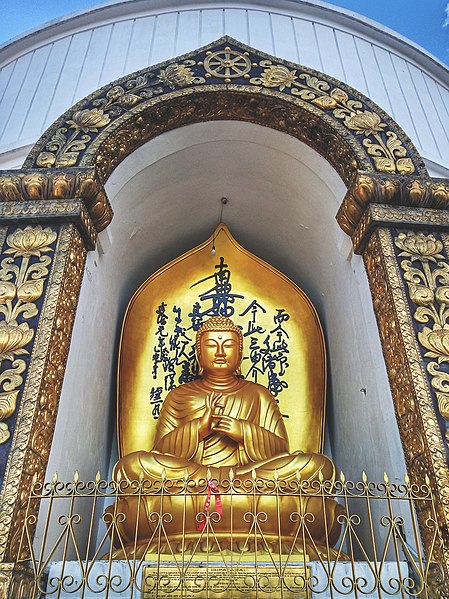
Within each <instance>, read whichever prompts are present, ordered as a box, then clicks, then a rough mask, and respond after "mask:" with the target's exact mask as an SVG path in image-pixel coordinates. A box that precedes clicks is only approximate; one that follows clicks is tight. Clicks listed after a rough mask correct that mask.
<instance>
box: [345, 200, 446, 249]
mask: <svg viewBox="0 0 449 599" xmlns="http://www.w3.org/2000/svg"><path fill="white" fill-rule="evenodd" d="M386 225H391V226H395V227H405V228H414V229H415V228H425V229H430V230H432V229H434V230H439V231H447V230H449V212H448V211H447V210H437V209H435V208H412V207H410V206H390V205H388V204H370V205H368V207H367V208H366V209H365V212H364V213H363V216H362V218H361V219H360V221H359V223H358V225H357V227H356V229H355V230H354V232H353V234H352V236H351V239H352V244H353V246H354V251H355V253H357V254H361V253H362V252H363V249H364V247H365V245H366V243H367V242H368V240H369V238H370V235H371V233H372V232H373V231H374V229H375V228H376V227H382V226H386Z"/></svg>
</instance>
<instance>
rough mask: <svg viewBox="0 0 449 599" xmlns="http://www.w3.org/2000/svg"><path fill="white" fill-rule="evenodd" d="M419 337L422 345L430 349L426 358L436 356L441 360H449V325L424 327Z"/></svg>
mask: <svg viewBox="0 0 449 599" xmlns="http://www.w3.org/2000/svg"><path fill="white" fill-rule="evenodd" d="M418 339H419V341H420V343H421V345H422V346H423V347H424V348H425V349H427V350H429V351H428V352H427V353H426V354H425V356H426V358H434V359H436V360H437V361H438V363H439V364H441V362H449V327H448V326H446V327H442V328H439V327H436V326H435V327H434V328H433V329H430V328H429V327H424V328H423V330H422V331H421V332H420V333H418Z"/></svg>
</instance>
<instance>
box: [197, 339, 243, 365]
mask: <svg viewBox="0 0 449 599" xmlns="http://www.w3.org/2000/svg"><path fill="white" fill-rule="evenodd" d="M200 348H201V353H200V355H199V362H200V365H201V366H202V368H203V370H204V372H205V373H206V374H212V375H214V376H229V375H230V374H234V372H235V371H236V370H237V369H238V367H239V366H240V362H241V361H242V356H241V354H240V346H239V338H238V335H237V333H234V332H233V331H205V332H204V333H203V334H202V335H201V341H200Z"/></svg>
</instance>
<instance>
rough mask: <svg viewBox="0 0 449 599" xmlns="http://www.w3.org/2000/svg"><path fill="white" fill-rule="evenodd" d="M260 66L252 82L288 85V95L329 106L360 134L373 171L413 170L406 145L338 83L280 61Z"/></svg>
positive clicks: (281, 88)
mask: <svg viewBox="0 0 449 599" xmlns="http://www.w3.org/2000/svg"><path fill="white" fill-rule="evenodd" d="M260 66H262V67H264V69H263V72H262V74H261V75H260V76H259V77H253V78H251V79H250V83H252V84H253V85H262V86H263V87H267V88H278V89H279V91H284V89H285V88H289V89H290V92H291V94H292V95H295V96H299V97H300V98H301V99H302V100H305V101H308V102H311V103H312V104H315V106H318V107H319V108H321V109H322V110H331V111H332V114H333V116H334V117H335V118H336V119H339V120H342V121H343V125H344V126H345V127H346V128H347V129H349V130H350V131H354V132H355V133H356V135H363V136H364V138H365V139H363V141H362V144H363V146H365V148H366V149H367V152H368V154H369V155H370V156H371V157H372V160H373V162H374V166H375V168H376V170H377V171H380V172H384V173H396V172H398V173H402V174H405V173H407V174H410V173H413V172H414V170H415V167H414V166H413V163H412V161H411V160H410V158H404V157H405V156H406V154H407V150H406V148H405V147H404V146H403V145H402V142H401V140H400V139H399V138H398V136H397V135H396V133H394V132H393V131H389V130H388V125H387V123H384V122H383V121H382V119H381V117H380V116H379V115H378V114H376V113H375V112H373V111H371V110H366V109H365V110H364V109H363V104H362V103H361V102H359V101H358V100H353V99H350V98H349V95H348V94H347V93H346V92H345V91H344V90H342V89H341V88H339V87H333V88H332V87H331V86H330V85H329V84H328V83H327V82H326V81H322V80H320V79H318V77H312V76H310V75H308V74H306V73H301V74H298V73H297V71H296V70H290V69H288V68H287V67H286V66H284V65H280V64H273V63H272V62H271V61H269V60H263V61H261V62H260Z"/></svg>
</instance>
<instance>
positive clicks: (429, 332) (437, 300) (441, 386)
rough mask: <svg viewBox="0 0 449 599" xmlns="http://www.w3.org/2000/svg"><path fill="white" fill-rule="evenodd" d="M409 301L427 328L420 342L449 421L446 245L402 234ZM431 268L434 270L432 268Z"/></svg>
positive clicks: (398, 239) (427, 237) (448, 266)
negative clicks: (428, 360) (444, 249)
mask: <svg viewBox="0 0 449 599" xmlns="http://www.w3.org/2000/svg"><path fill="white" fill-rule="evenodd" d="M394 243H395V245H396V247H397V248H398V249H399V250H401V251H400V252H399V256H400V257H401V258H405V259H404V260H402V261H401V268H402V270H403V272H404V279H405V282H406V283H407V287H408V292H409V295H410V299H411V301H412V302H413V304H415V306H416V309H415V311H414V314H413V317H414V319H415V320H416V321H417V322H419V323H422V324H424V325H426V326H424V327H423V328H422V329H421V331H419V332H418V341H419V343H420V344H421V347H422V348H423V349H424V350H425V352H424V357H425V358H430V359H431V361H430V362H429V363H428V364H427V372H428V373H429V375H430V376H431V379H430V383H431V386H432V388H433V390H434V392H435V397H436V399H437V403H438V410H439V412H440V414H441V415H442V416H443V418H444V419H445V420H448V421H449V372H446V370H447V366H446V367H444V365H445V364H448V363H449V322H448V321H449V264H448V261H447V258H446V257H445V256H444V255H443V254H442V252H443V243H442V242H441V241H440V240H439V239H437V238H436V237H435V236H434V235H431V234H429V235H426V234H425V233H421V232H420V233H415V232H408V233H400V234H399V235H398V236H397V237H396V239H395V240H394ZM431 265H432V266H431Z"/></svg>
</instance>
